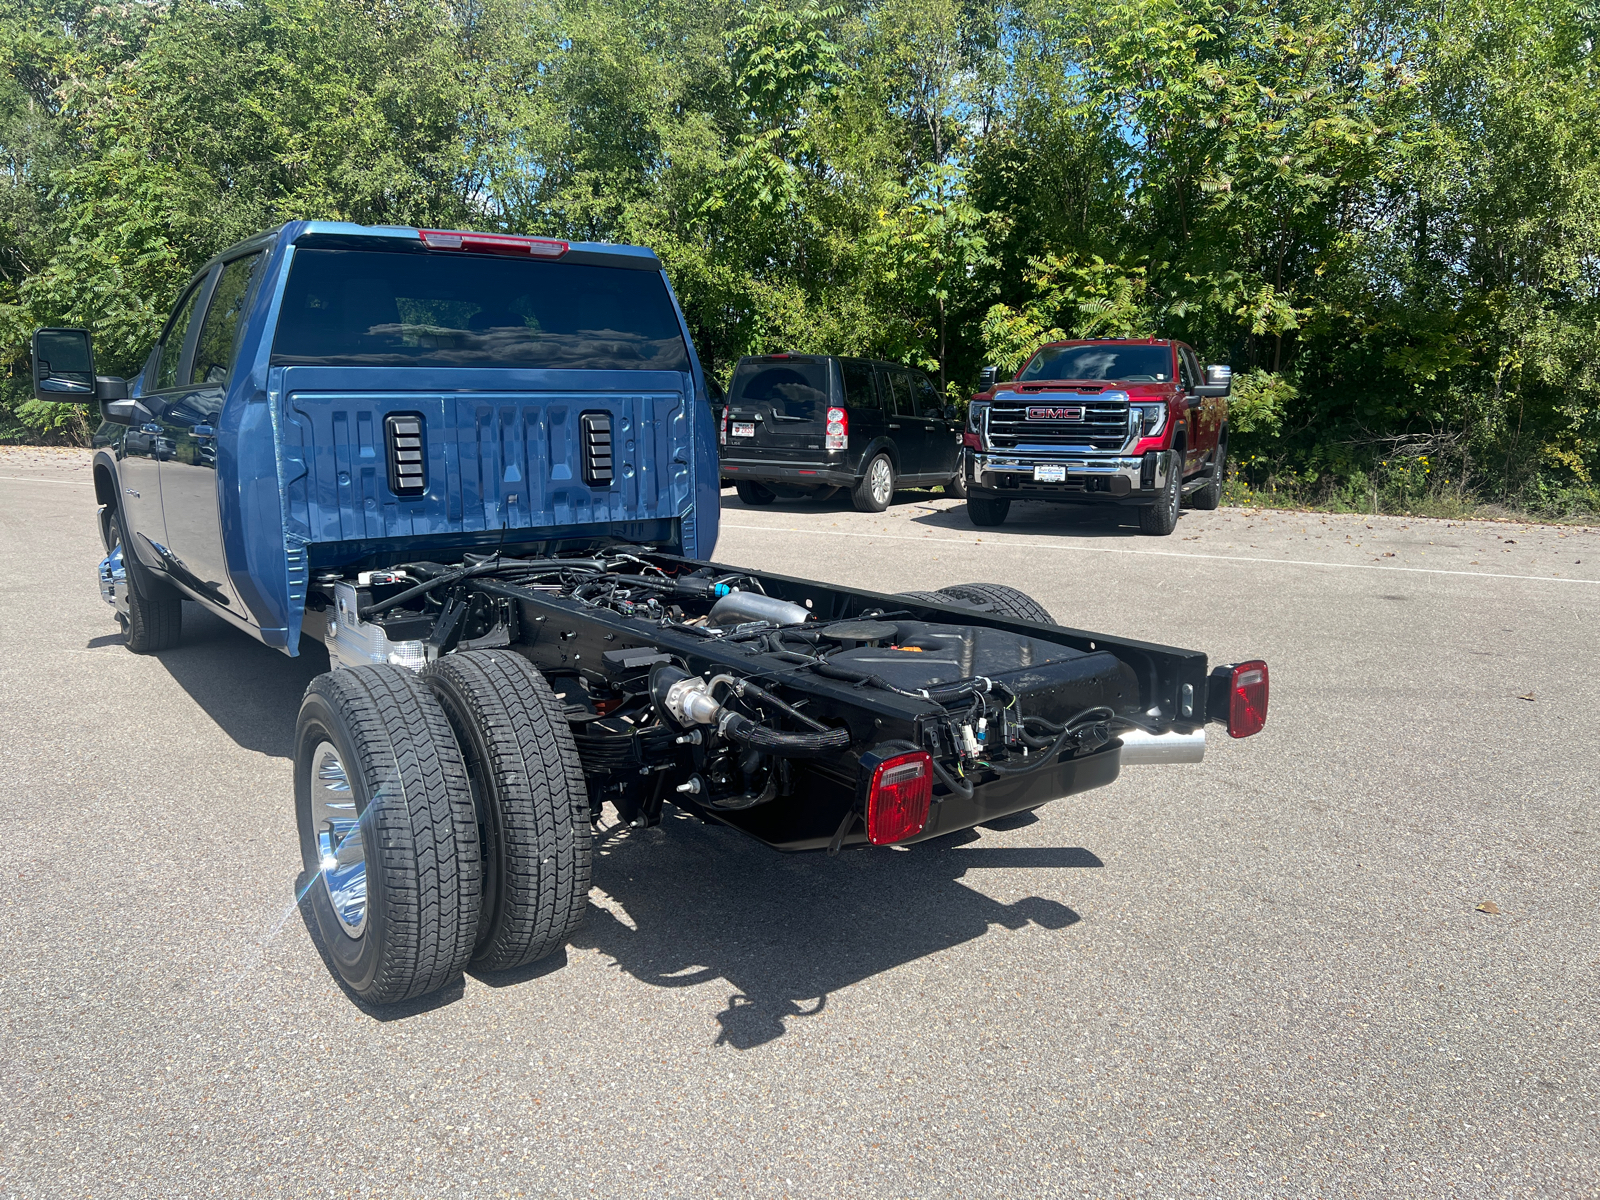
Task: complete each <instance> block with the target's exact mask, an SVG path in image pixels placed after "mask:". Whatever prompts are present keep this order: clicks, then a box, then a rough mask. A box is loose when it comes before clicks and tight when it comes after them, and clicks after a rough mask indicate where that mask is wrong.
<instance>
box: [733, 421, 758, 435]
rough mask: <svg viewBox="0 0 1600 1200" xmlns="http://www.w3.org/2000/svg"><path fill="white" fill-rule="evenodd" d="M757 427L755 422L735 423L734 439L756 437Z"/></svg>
mask: <svg viewBox="0 0 1600 1200" xmlns="http://www.w3.org/2000/svg"><path fill="white" fill-rule="evenodd" d="M755 435H756V427H755V424H754V423H753V422H745V421H735V422H734V423H733V436H734V437H755Z"/></svg>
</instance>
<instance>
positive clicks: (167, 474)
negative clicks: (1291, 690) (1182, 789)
mask: <svg viewBox="0 0 1600 1200" xmlns="http://www.w3.org/2000/svg"><path fill="white" fill-rule="evenodd" d="M33 376H34V393H35V395H36V396H37V397H39V398H40V399H44V400H56V401H62V400H66V401H83V402H98V403H99V404H100V406H101V410H102V414H103V418H104V422H103V424H102V426H101V429H100V432H99V433H98V434H97V436H96V444H97V446H98V449H97V451H96V453H95V458H94V482H95V489H96V496H97V499H98V501H99V505H100V509H99V514H100V528H101V533H102V538H103V540H104V543H105V548H106V555H105V558H104V559H103V560H102V562H101V563H100V566H99V582H100V588H101V593H102V595H103V597H104V598H105V599H106V601H107V602H108V603H109V604H110V605H111V606H112V608H113V610H114V611H115V613H116V616H117V620H118V621H119V622H120V623H121V626H122V628H123V631H124V635H125V637H126V640H127V644H128V646H129V648H130V649H131V650H133V651H135V652H139V653H151V652H159V651H161V650H163V649H166V648H168V647H170V646H172V645H173V644H175V643H176V642H177V641H178V640H179V639H180V638H181V636H182V622H183V606H184V604H185V603H193V604H198V605H200V606H201V607H202V608H204V609H206V610H207V611H209V612H212V613H215V614H216V615H217V616H219V617H221V618H222V619H223V620H225V621H227V622H229V623H231V624H233V625H234V626H236V627H237V628H238V629H239V630H240V631H241V632H243V633H244V634H246V635H248V636H250V637H253V638H256V639H257V640H259V641H261V642H264V643H266V644H267V645H269V646H273V647H276V648H278V649H280V650H282V651H283V652H284V653H285V654H289V655H295V654H298V653H299V652H300V648H301V646H302V645H303V644H305V642H306V640H307V639H311V640H313V641H315V642H320V643H321V644H322V645H323V646H324V647H325V648H326V650H327V654H328V661H329V666H330V670H329V671H328V672H327V673H325V674H323V675H319V676H318V677H317V678H316V679H315V680H313V681H312V683H311V685H310V686H309V688H308V689H307V691H306V694H305V697H304V700H303V701H302V704H301V708H300V712H299V717H298V722H297V727H296V736H295V763H294V793H295V794H294V803H295V808H296V814H297V822H298V828H299V835H300V846H301V855H302V859H303V863H304V868H305V877H304V879H303V880H302V886H303V890H304V894H305V897H306V902H307V903H309V904H310V906H311V908H312V909H313V911H314V914H315V919H316V921H317V923H318V927H319V929H320V931H321V933H322V935H323V938H324V941H325V943H326V945H327V947H328V951H329V955H330V958H331V959H332V961H333V962H334V964H335V966H336V968H337V970H338V972H339V974H340V976H341V977H342V978H343V980H344V982H345V983H346V985H347V986H348V987H349V988H350V989H351V990H352V991H353V992H354V993H355V994H356V995H358V996H360V997H362V998H363V999H364V1000H366V1001H370V1002H372V1003H389V1002H394V1001H398V1000H402V999H407V998H410V997H414V996H418V995H422V994H424V993H426V992H429V991H432V990H433V989H435V988H438V987H441V986H443V985H444V984H446V983H447V982H449V981H450V980H451V979H452V978H454V977H455V976H456V975H457V974H459V972H460V971H461V970H462V969H463V968H465V967H466V966H467V965H468V964H473V965H474V966H475V967H476V968H477V969H481V970H486V971H494V970H504V969H509V968H512V967H516V966H520V965H522V964H524V963H527V962H531V961H533V960H535V959H537V958H539V957H541V956H542V955H545V954H548V953H550V952H551V951H553V950H555V949H556V948H558V947H559V946H560V945H561V944H562V942H563V941H564V940H565V939H566V938H567V937H568V936H569V935H570V934H571V932H572V931H573V929H574V928H575V927H576V925H577V922H578V921H579V920H580V919H581V917H582V915H583V912H584V908H585V902H586V897H587V893H588V884H589V869H590V857H591V853H592V851H591V831H592V828H593V827H594V825H595V823H597V822H598V821H599V820H600V819H601V814H602V811H603V809H604V807H605V806H606V805H607V804H610V805H611V806H612V808H613V809H614V811H615V813H616V816H617V819H619V820H622V821H626V822H628V823H630V824H634V825H638V826H649V825H653V824H656V823H658V822H659V821H660V819H661V814H662V810H663V807H664V805H666V804H667V803H671V804H672V805H674V806H676V807H677V808H679V809H681V810H683V811H685V812H687V813H689V814H691V815H693V816H696V817H699V818H701V819H702V820H705V821H708V822H716V823H720V824H722V825H726V826H728V827H730V828H733V829H736V830H738V831H740V832H742V833H745V834H747V835H749V836H751V837H754V838H756V839H758V840H760V841H762V842H764V843H766V844H767V845H769V846H772V847H774V848H776V849H779V850H786V851H804V850H822V851H826V852H828V853H838V852H839V851H840V850H841V849H843V848H846V847H854V846H864V845H877V846H882V845H891V844H905V843H913V842H919V841H924V840H926V839H928V838H932V837H937V836H941V835H944V834H948V833H951V832H953V831H956V830H961V829H966V828H969V827H971V826H973V825H976V824H979V823H981V822H985V821H990V820H994V819H996V818H999V817H1003V816H1006V815H1009V814H1012V813H1017V812H1021V811H1025V810H1028V809H1032V808H1037V807H1038V806H1039V805H1041V804H1043V803H1045V802H1047V801H1049V800H1052V799H1055V798H1057V797H1061V796H1067V795H1071V794H1073V793H1076V792H1081V791H1084V790H1086V789H1088V788H1092V787H1098V786H1101V785H1103V784H1106V783H1109V782H1111V781H1112V780H1113V779H1115V778H1116V777H1117V774H1118V772H1119V770H1120V769H1121V767H1123V766H1126V765H1130V764H1133V763H1165V762H1198V761H1200V758H1201V755H1202V754H1203V751H1204V746H1205V737H1206V727H1207V725H1208V723H1215V724H1220V725H1222V726H1224V727H1225V728H1226V730H1227V732H1228V733H1229V734H1230V735H1231V736H1233V737H1244V736H1248V735H1250V734H1253V733H1255V732H1257V731H1258V730H1259V729H1260V728H1261V727H1262V725H1263V723H1264V722H1265V720H1266V709H1267V696H1268V681H1267V667H1266V664H1265V663H1263V662H1260V661H1259V660H1252V661H1250V662H1243V663H1230V664H1227V665H1225V666H1221V667H1216V668H1214V669H1209V670H1208V667H1207V663H1206V659H1205V656H1204V655H1203V654H1200V653H1198V652H1195V651H1187V650H1179V649H1174V648H1171V647H1165V646H1158V645H1153V644H1149V643H1145V642H1138V641H1131V640H1127V639H1120V638H1116V637H1111V636H1107V635H1104V634H1096V633H1089V632H1086V631H1082V630H1075V629H1069V628H1064V627H1061V626H1059V625H1057V624H1055V623H1054V621H1053V620H1052V619H1051V617H1050V615H1049V613H1048V612H1047V611H1046V610H1045V609H1044V608H1043V607H1042V606H1041V605H1039V604H1038V603H1037V602H1036V601H1034V600H1032V599H1030V598H1029V597H1027V596H1025V595H1023V594H1022V593H1020V592H1018V591H1016V590H1014V589H1012V588H1008V587H1004V586H1002V585H998V584H981V583H980V584H968V585H961V586H957V587H950V588H945V589H942V590H940V591H937V592H906V593H901V594H899V595H893V596H890V595H881V594H877V593H873V592H867V591H863V590H860V589H854V588H848V587H840V586H833V585H825V584H821V583H818V582H815V581H811V580H805V579H796V578H791V577H786V576H781V575H776V574H773V573H771V572H766V571H762V570H759V569H754V568H749V567H737V566H730V565H724V564H718V563H715V562H713V561H710V556H711V554H712V552H713V549H714V546H715V543H716V536H717V518H718V509H719V501H720V493H719V487H718V477H717V476H718V471H717V453H716V429H715V426H714V421H713V416H712V410H711V408H710V406H709V405H708V403H707V400H706V389H707V382H706V379H705V376H704V374H703V372H702V370H701V367H700V364H699V361H698V359H697V358H696V356H695V352H694V346H693V342H692V339H691V338H690V336H689V331H688V328H687V326H686V325H685V323H684V319H683V315H682V313H681V312H680V311H679V309H678V306H677V302H676V300H675V298H674V296H673V293H672V289H671V286H670V285H669V283H668V281H667V278H666V275H665V273H664V272H663V270H662V268H661V264H660V262H659V261H658V260H657V259H656V257H655V255H654V254H652V253H651V252H650V251H648V250H644V249H640V248H637V247H630V246H615V245H603V244H594V243H582V242H571V243H569V242H565V241H560V240H556V239H550V238H534V237H513V236H507V235H500V234H485V233H473V232H463V231H446V230H427V229H423V230H417V229H409V228H392V227H363V226H357V225H350V224H343V223H334V222H293V223H290V224H287V225H284V226H282V227H280V228H278V229H274V230H271V231H269V232H266V233H263V234H261V235H259V236H258V237H255V238H252V239H250V240H249V241H246V242H242V243H240V244H239V245H237V246H234V247H232V248H231V249H229V250H227V251H224V252H223V253H222V254H220V255H218V256H217V257H216V258H215V259H214V260H212V261H211V262H209V263H207V264H206V265H205V266H204V267H203V268H201V270H200V271H199V272H197V273H196V274H195V276H194V278H193V279H192V280H191V281H190V283H189V284H188V286H187V287H186V288H185V289H184V291H183V292H182V294H181V295H180V296H179V297H178V300H177V304H176V306H175V307H174V310H173V313H172V316H171V317H170V319H169V320H168V322H167V324H166V328H165V330H164V332H163V333H162V335H161V337H160V339H159V340H158V342H157V344H156V346H155V347H154V349H153V350H152V351H151V352H150V356H149V359H148V361H147V362H146V364H145V367H144V369H143V371H141V372H140V373H139V374H138V375H137V376H136V377H135V378H133V379H131V380H124V379H116V378H109V377H103V376H99V375H97V374H96V372H95V367H94V354H93V346H92V343H91V340H90V337H89V334H88V333H87V332H86V331H84V330H75V329H41V330H39V331H38V332H37V333H36V334H35V336H34V343H33Z"/></svg>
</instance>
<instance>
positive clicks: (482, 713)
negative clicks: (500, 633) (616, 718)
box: [422, 650, 593, 971]
mask: <svg viewBox="0 0 1600 1200" xmlns="http://www.w3.org/2000/svg"><path fill="white" fill-rule="evenodd" d="M422 678H423V680H424V681H425V682H426V683H427V684H428V686H429V687H430V688H432V689H433V693H434V695H436V696H437V697H438V698H439V703H440V704H441V705H443V706H444V712H445V716H446V717H447V718H449V721H450V727H451V728H452V729H453V730H454V731H455V736H456V741H457V742H458V743H459V744H460V746H461V751H462V754H463V756H464V757H465V759H466V767H467V776H468V778H469V779H470V780H471V782H472V790H473V799H474V802H475V804H476V807H477V814H478V816H477V820H478V828H479V831H480V835H481V839H482V845H483V904H482V909H481V915H480V917H479V920H478V935H477V938H476V942H475V946H474V949H473V954H472V963H473V965H474V966H475V967H478V968H480V969H481V970H484V971H506V970H510V969H511V968H513V967H520V966H522V965H523V964H525V963H530V962H534V961H535V960H537V959H541V958H543V957H544V956H545V955H547V954H550V953H551V952H553V951H555V950H557V949H559V948H560V947H561V945H562V943H564V942H565V941H566V940H567V939H568V938H569V937H571V936H572V934H573V933H574V932H575V931H576V930H577V928H578V926H579V924H581V923H582V921H583V914H584V910H585V909H586V907H587V905H588V902H589V875H590V866H591V861H592V854H593V843H592V841H591V837H590V828H589V793H588V788H587V785H586V784H585V782H584V776H583V766H582V764H581V763H580V761H579V759H578V748H577V746H576V744H574V742H573V740H572V731H571V729H570V728H569V727H568V725H567V719H566V715H565V713H564V711H563V709H562V706H561V702H560V701H559V700H557V699H556V697H555V693H554V692H552V691H551V690H550V685H549V684H548V683H546V682H545V680H544V677H543V676H542V675H540V674H539V673H538V671H536V670H535V669H534V667H533V666H532V664H530V663H529V662H528V661H527V660H526V659H525V658H523V657H522V656H521V655H519V654H513V653H511V652H510V651H509V650H473V651H468V652H463V653H459V654H449V655H446V656H445V657H444V658H441V659H439V660H438V661H436V662H434V663H433V664H431V665H430V666H429V667H427V669H426V670H424V671H423V673H422Z"/></svg>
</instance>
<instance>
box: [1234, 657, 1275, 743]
mask: <svg viewBox="0 0 1600 1200" xmlns="http://www.w3.org/2000/svg"><path fill="white" fill-rule="evenodd" d="M1266 723H1267V664H1266V663H1264V662H1262V661H1261V660H1260V659H1255V660H1253V661H1251V662H1244V663H1239V664H1238V665H1236V666H1235V667H1234V668H1233V671H1232V673H1231V674H1230V676H1229V679H1228V736H1229V737H1236V738H1242V737H1249V736H1250V735H1251V734H1252V733H1260V732H1261V727H1262V726H1263V725H1265V724H1266Z"/></svg>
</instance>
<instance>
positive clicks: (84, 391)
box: [33, 329, 128, 404]
mask: <svg viewBox="0 0 1600 1200" xmlns="http://www.w3.org/2000/svg"><path fill="white" fill-rule="evenodd" d="M127 395H128V381H127V380H125V379H116V378H111V377H101V376H97V375H96V374H95V373H94V347H93V345H91V344H90V341H89V331H88V330H87V329H37V330H35V331H34V334H33V398H34V399H35V400H51V401H54V402H56V403H58V404H88V403H90V402H91V401H94V400H123V399H126V398H127Z"/></svg>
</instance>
